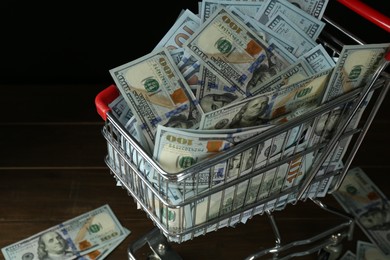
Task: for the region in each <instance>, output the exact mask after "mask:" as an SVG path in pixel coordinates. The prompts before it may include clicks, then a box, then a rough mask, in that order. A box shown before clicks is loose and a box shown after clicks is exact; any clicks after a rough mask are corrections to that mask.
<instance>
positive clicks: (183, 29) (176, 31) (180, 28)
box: [155, 9, 200, 50]
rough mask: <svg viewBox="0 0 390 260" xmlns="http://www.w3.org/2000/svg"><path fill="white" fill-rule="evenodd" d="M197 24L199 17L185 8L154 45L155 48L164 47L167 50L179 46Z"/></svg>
mask: <svg viewBox="0 0 390 260" xmlns="http://www.w3.org/2000/svg"><path fill="white" fill-rule="evenodd" d="M199 25H200V18H199V17H198V16H197V15H195V14H194V13H193V12H191V11H190V10H189V9H186V10H185V11H184V12H183V13H182V14H181V15H180V17H179V18H178V19H177V20H176V22H175V23H174V24H173V26H172V27H171V29H169V31H168V33H167V34H166V35H165V36H164V37H163V38H162V39H161V40H160V42H159V43H158V44H157V45H156V47H155V50H156V49H159V48H161V47H166V48H167V49H169V50H172V49H177V48H181V47H182V46H183V42H185V41H186V40H187V39H188V38H189V37H190V36H191V35H192V34H193V33H194V31H196V30H197V29H198V28H199Z"/></svg>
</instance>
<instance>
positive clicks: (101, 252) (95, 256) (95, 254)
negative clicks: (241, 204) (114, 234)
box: [76, 228, 130, 260]
mask: <svg viewBox="0 0 390 260" xmlns="http://www.w3.org/2000/svg"><path fill="white" fill-rule="evenodd" d="M124 230H125V234H124V235H123V236H122V237H120V238H118V239H116V240H114V241H112V242H110V243H108V244H106V245H104V246H102V247H101V248H98V249H96V250H94V251H92V252H90V253H88V254H86V255H83V256H80V257H77V258H76V259H77V260H103V259H105V258H106V257H107V256H108V255H109V254H110V253H111V252H112V251H113V250H114V249H115V248H116V247H118V246H119V244H120V243H122V242H123V240H124V239H125V238H126V237H127V236H128V235H129V234H130V230H128V229H127V228H124Z"/></svg>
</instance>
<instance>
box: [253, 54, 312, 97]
mask: <svg viewBox="0 0 390 260" xmlns="http://www.w3.org/2000/svg"><path fill="white" fill-rule="evenodd" d="M275 73H276V74H275V75H274V76H273V77H271V78H270V79H269V80H267V81H266V82H264V83H262V82H259V81H254V82H256V83H255V85H248V87H247V91H248V92H249V93H251V95H252V96H255V95H258V94H263V93H267V92H274V91H277V90H279V89H280V88H281V87H283V86H285V85H291V84H293V83H295V82H298V81H301V80H304V79H307V78H308V77H309V76H312V75H313V74H314V71H313V70H312V69H311V67H310V66H309V63H308V62H307V61H306V60H304V59H300V60H298V61H297V62H295V63H293V64H291V65H290V66H288V67H287V68H285V69H284V70H282V71H280V72H275Z"/></svg>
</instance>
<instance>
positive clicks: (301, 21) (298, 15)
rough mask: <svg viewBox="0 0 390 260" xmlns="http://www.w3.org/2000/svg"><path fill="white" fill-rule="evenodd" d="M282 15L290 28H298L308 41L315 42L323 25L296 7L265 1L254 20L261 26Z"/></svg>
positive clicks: (270, 0)
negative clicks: (289, 24) (290, 25)
mask: <svg viewBox="0 0 390 260" xmlns="http://www.w3.org/2000/svg"><path fill="white" fill-rule="evenodd" d="M278 14H283V15H284V16H286V17H288V20H289V21H291V22H292V26H294V25H295V26H296V27H298V28H299V29H300V30H302V31H303V32H304V33H305V34H306V35H307V36H308V37H309V38H310V39H312V40H314V41H315V40H316V39H317V38H318V36H319V35H320V33H321V31H322V29H323V28H324V27H325V23H324V22H322V21H321V20H319V19H317V18H315V17H313V16H311V15H309V14H307V13H306V12H305V11H303V10H302V9H300V8H298V7H297V6H296V5H294V4H292V3H290V2H288V1H281V0H267V1H266V2H265V3H264V4H263V5H262V6H261V8H260V10H259V11H258V12H257V14H256V16H255V19H256V20H257V21H259V22H260V23H262V24H268V23H269V22H270V21H272V20H273V16H275V15H278Z"/></svg>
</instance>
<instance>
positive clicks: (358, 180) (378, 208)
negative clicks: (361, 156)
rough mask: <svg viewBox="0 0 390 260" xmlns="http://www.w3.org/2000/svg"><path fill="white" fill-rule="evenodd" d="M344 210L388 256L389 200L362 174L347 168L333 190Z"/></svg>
mask: <svg viewBox="0 0 390 260" xmlns="http://www.w3.org/2000/svg"><path fill="white" fill-rule="evenodd" d="M333 196H334V197H335V199H336V200H337V201H338V202H339V203H340V205H341V206H342V207H343V208H344V210H345V211H346V212H348V213H349V214H351V215H352V216H354V217H355V220H356V223H357V224H358V226H359V227H360V228H361V229H362V231H363V232H364V233H365V234H366V236H367V237H368V238H369V239H370V240H371V242H373V243H374V244H375V245H376V246H378V248H379V249H380V250H381V251H382V252H383V254H385V255H386V256H387V257H389V256H390V242H389V240H388V237H389V236H390V229H389V226H390V202H389V200H388V198H387V197H386V196H385V194H383V192H382V191H381V190H380V189H379V188H378V187H377V186H376V185H375V184H374V183H373V182H372V180H371V179H370V178H369V177H368V176H367V175H366V173H365V172H364V171H363V170H362V169H361V168H360V167H355V168H353V169H351V170H349V171H348V172H347V174H346V176H345V179H344V180H343V182H342V184H341V186H340V187H339V189H338V190H337V191H336V192H334V193H333Z"/></svg>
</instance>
